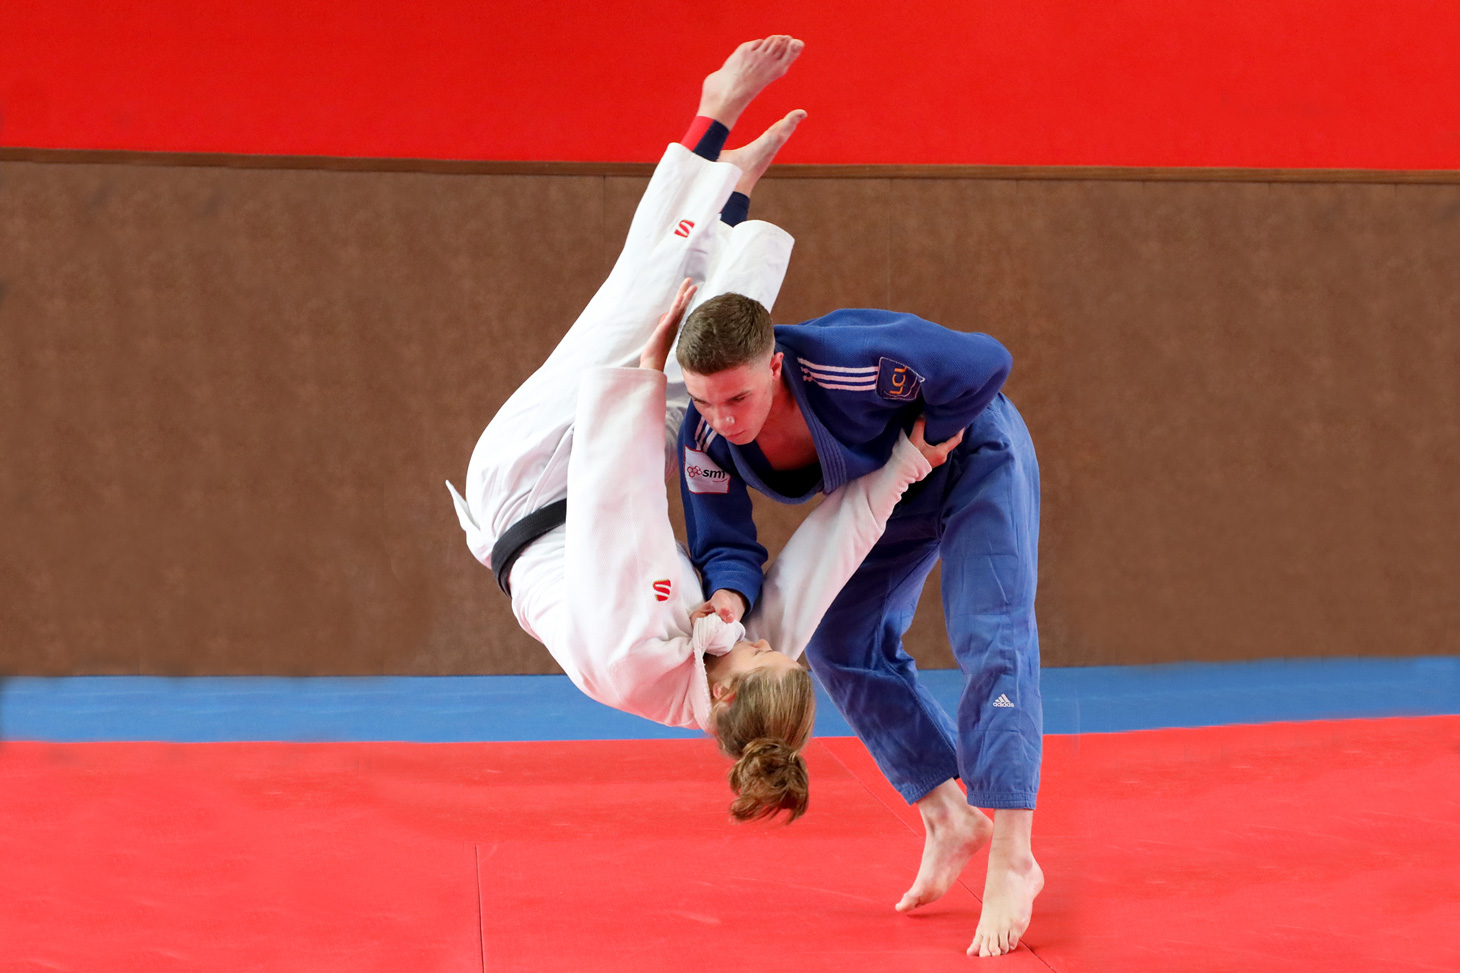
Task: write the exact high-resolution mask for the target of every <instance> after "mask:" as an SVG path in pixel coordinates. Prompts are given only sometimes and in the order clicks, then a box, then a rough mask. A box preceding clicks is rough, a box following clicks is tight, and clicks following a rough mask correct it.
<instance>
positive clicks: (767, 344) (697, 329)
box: [675, 294, 776, 375]
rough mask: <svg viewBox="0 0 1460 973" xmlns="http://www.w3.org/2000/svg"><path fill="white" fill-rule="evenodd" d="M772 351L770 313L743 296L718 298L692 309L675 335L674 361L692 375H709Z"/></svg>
mask: <svg viewBox="0 0 1460 973" xmlns="http://www.w3.org/2000/svg"><path fill="white" fill-rule="evenodd" d="M775 347H776V331H775V326H774V325H772V324H771V312H769V311H767V310H766V309H765V306H764V305H762V304H761V303H760V301H757V300H755V299H753V298H749V297H746V296H745V295H744V294H719V295H717V296H715V297H712V298H710V299H709V300H708V301H706V302H705V303H703V304H701V305H700V306H699V307H697V308H695V309H694V313H693V314H691V315H690V316H689V320H687V321H685V322H684V327H683V328H682V329H681V330H680V332H679V345H678V349H677V351H676V352H675V357H676V358H678V359H679V366H680V367H681V368H683V369H684V370H685V371H687V372H694V373H695V374H696V375H713V374H715V373H716V372H723V371H724V370H725V369H727V368H736V367H738V366H740V365H745V364H748V363H750V362H753V361H755V360H756V359H757V358H760V357H762V356H764V355H769V354H770V353H771V352H772V351H774V350H775Z"/></svg>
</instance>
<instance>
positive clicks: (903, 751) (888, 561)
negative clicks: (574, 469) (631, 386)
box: [679, 309, 1044, 808]
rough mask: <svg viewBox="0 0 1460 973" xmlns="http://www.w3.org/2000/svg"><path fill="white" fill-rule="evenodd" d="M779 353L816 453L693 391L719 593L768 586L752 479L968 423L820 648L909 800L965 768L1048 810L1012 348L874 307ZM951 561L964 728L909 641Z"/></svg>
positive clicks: (704, 555) (843, 475)
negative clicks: (776, 455)
mask: <svg viewBox="0 0 1460 973" xmlns="http://www.w3.org/2000/svg"><path fill="white" fill-rule="evenodd" d="M776 350H777V351H779V352H782V353H783V355H784V356H785V357H784V359H783V362H782V368H783V377H784V379H785V381H786V383H787V385H788V387H789V388H790V390H791V393H792V394H793V395H794V396H795V397H796V401H797V403H798V404H799V405H800V407H801V412H802V415H803V416H804V417H805V419H806V422H807V425H808V426H809V427H810V429H811V436H812V439H813V441H814V443H815V445H816V454H817V458H818V463H817V465H815V466H812V467H809V468H807V469H803V470H792V471H777V470H773V469H771V467H770V464H769V463H767V462H766V459H765V456H764V455H763V454H762V453H761V451H760V449H759V448H758V447H757V446H756V445H755V443H750V444H748V445H745V446H736V445H734V444H733V443H729V442H727V441H726V440H725V439H723V438H722V437H720V436H718V435H716V434H715V432H714V430H713V429H711V428H710V426H709V423H708V422H706V421H704V419H703V418H702V417H701V416H700V414H699V412H698V410H696V409H695V407H694V406H693V405H691V406H690V408H689V411H688V412H687V414H686V416H685V420H684V425H683V426H682V427H681V429H680V436H679V446H680V453H681V459H682V460H683V462H682V463H681V489H682V492H683V496H684V509H685V520H686V525H687V527H688V531H689V549H690V557H691V559H692V560H693V561H694V563H695V565H696V567H698V568H699V569H700V571H701V572H702V573H703V575H704V579H705V590H706V591H715V590H718V589H720V588H727V589H730V590H732V591H738V592H740V593H741V594H742V595H744V596H745V598H746V601H747V603H748V604H750V605H751V606H752V610H753V606H754V605H755V602H756V599H757V598H758V597H759V594H760V588H761V577H762V574H761V572H762V569H763V566H764V564H765V560H766V551H765V548H763V547H762V546H760V544H759V543H758V541H757V540H756V530H755V523H754V521H753V520H752V519H751V503H750V495H749V492H748V489H747V488H748V487H754V488H755V489H756V490H759V491H760V492H761V493H764V494H765V495H766V496H768V497H771V498H772V499H774V500H778V501H780V502H782V503H804V502H805V501H807V500H809V499H811V497H813V496H815V495H816V494H817V493H819V492H823V491H824V492H830V491H832V490H835V489H836V488H837V487H839V486H841V485H842V484H844V483H846V482H848V481H849V480H851V479H854V478H856V477H858V476H861V475H862V474H864V473H867V472H870V471H871V470H874V469H877V468H878V467H880V466H881V465H883V464H884V463H886V462H887V459H888V457H889V456H890V455H891V452H892V447H893V445H894V444H895V443H896V442H897V436H898V432H899V431H910V430H911V429H912V425H913V422H914V420H916V419H917V417H918V416H920V415H926V417H927V425H926V428H925V435H926V437H927V440H928V441H929V442H932V443H938V442H942V441H944V440H946V439H948V438H949V437H951V436H953V435H955V434H956V433H957V432H958V430H960V429H965V430H966V432H965V434H964V439H963V442H962V443H961V444H959V445H958V446H957V447H956V448H955V449H954V450H953V452H952V453H951V454H950V455H949V457H948V460H947V462H945V463H944V464H943V465H942V466H940V467H938V468H937V469H935V470H933V472H932V473H931V474H930V475H929V476H928V477H927V478H926V479H925V480H923V481H922V482H921V483H916V484H913V486H912V487H911V488H910V489H909V490H908V492H907V494H906V495H905V496H904V497H903V500H902V502H901V503H899V504H898V506H897V508H896V510H895V511H894V512H893V514H892V517H891V519H890V520H889V521H888V524H887V531H886V533H885V534H884V535H883V537H882V539H881V540H880V541H879V542H878V544H877V545H876V546H875V547H874V548H873V549H872V552H871V553H870V554H869V555H868V556H867V559H866V560H865V561H864V562H863V563H862V566H861V568H860V569H859V570H858V571H857V573H856V574H855V575H854V576H853V577H852V579H851V580H850V581H849V582H848V583H847V585H846V587H845V588H843V589H842V591H841V593H840V594H839V595H838V596H837V599H836V601H835V602H833V604H832V606H831V609H830V610H829V611H828V612H827V613H826V616H825V618H824V619H823V620H822V622H821V625H820V627H819V628H817V630H816V634H815V636H814V637H813V638H812V640H811V643H810V644H809V645H808V646H807V647H806V655H807V657H808V658H809V659H810V661H811V666H812V669H813V671H814V672H815V673H816V675H817V677H818V678H820V680H821V682H822V684H823V685H824V686H825V687H826V689H827V692H828V693H829V694H830V695H831V698H832V700H833V701H834V702H835V703H836V705H837V708H838V709H839V710H841V712H842V715H843V716H845V717H846V720H847V722H848V723H849V724H851V726H852V729H853V730H855V731H856V733H857V736H858V737H860V738H861V739H862V742H863V743H865V744H866V746H867V749H868V750H869V751H871V753H872V755H873V756H874V757H875V758H876V760H877V763H878V766H879V767H880V768H881V769H882V772H883V773H884V774H885V775H886V776H887V779H888V780H889V781H891V782H892V784H893V786H894V787H896V788H897V790H898V792H899V793H901V794H902V796H903V798H904V799H906V800H907V801H908V802H909V803H911V802H915V801H917V800H919V799H920V798H922V797H923V796H924V795H926V794H927V793H928V792H929V791H930V790H932V789H933V788H934V787H936V786H937V785H938V784H940V783H942V782H943V781H945V780H948V779H949V778H952V777H962V779H963V781H964V783H965V784H966V785H967V788H968V800H969V803H970V804H972V805H974V806H976V807H986V808H1033V807H1034V804H1035V795H1036V794H1037V792H1038V790H1039V765H1040V757H1041V752H1042V733H1043V723H1044V719H1043V705H1042V702H1041V699H1040V694H1039V635H1038V631H1037V629H1036V626H1035V617H1034V594H1035V582H1036V578H1037V574H1038V545H1039V466H1038V463H1037V461H1036V459H1035V455H1034V445H1033V443H1032V442H1031V441H1030V438H1029V431H1028V429H1026V428H1025V426H1024V421H1023V419H1022V418H1021V417H1020V415H1019V413H1018V411H1017V410H1016V409H1015V408H1014V405H1013V403H1012V402H1010V401H1009V400H1008V399H1007V398H1005V397H1004V396H1003V395H1002V394H1001V393H1000V391H999V390H1000V389H1001V388H1002V386H1003V384H1004V380H1005V379H1006V378H1007V377H1008V374H1009V368H1010V364H1011V362H1010V357H1009V353H1008V352H1007V351H1006V350H1005V349H1004V347H1003V346H1002V345H1001V344H999V343H998V342H997V341H995V340H994V339H993V338H990V337H989V336H988V335H984V334H969V333H964V332H958V331H952V330H950V329H948V328H944V327H942V326H940V325H936V324H933V323H932V322H930V321H925V320H923V319H922V318H919V317H916V316H914V315H911V314H898V313H894V312H891V311H878V310H867V309H848V310H840V311H833V312H832V313H831V314H828V315H826V316H824V317H821V318H816V319H814V320H811V321H806V322H803V323H801V324H797V325H791V326H784V325H782V326H777V327H776ZM940 558H941V559H942V562H943V614H944V618H945V622H946V625H947V629H948V637H949V640H950V643H951V645H952V649H953V655H954V658H956V659H957V661H958V665H959V668H960V669H961V670H962V671H963V674H964V678H965V682H964V688H963V694H962V697H961V699H960V702H959V705H958V713H957V722H956V725H955V723H954V722H953V721H951V720H950V719H949V718H948V715H947V714H946V713H945V712H944V711H943V709H942V707H941V706H939V705H938V703H937V702H936V701H935V700H934V699H933V698H932V696H931V695H929V694H928V692H927V691H926V690H925V689H923V688H922V687H921V686H920V685H919V684H918V679H917V666H916V664H915V663H914V662H913V660H912V658H911V657H910V656H909V655H908V654H907V653H906V652H905V651H904V650H903V647H902V636H903V633H905V632H906V631H907V628H908V626H909V625H910V624H911V623H912V617H913V611H914V609H915V608H916V607H917V603H918V597H919V595H920V594H921V593H922V588H923V583H924V581H926V579H927V576H928V572H930V571H931V570H932V568H933V565H934V564H935V563H937V562H938V560H939V559H940Z"/></svg>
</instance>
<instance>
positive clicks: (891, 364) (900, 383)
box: [877, 358, 923, 402]
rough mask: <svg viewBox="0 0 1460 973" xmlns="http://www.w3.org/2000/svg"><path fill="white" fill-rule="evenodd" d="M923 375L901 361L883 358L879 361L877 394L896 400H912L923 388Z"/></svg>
mask: <svg viewBox="0 0 1460 973" xmlns="http://www.w3.org/2000/svg"><path fill="white" fill-rule="evenodd" d="M922 387H923V377H922V376H921V375H919V374H918V373H917V372H915V371H913V370H912V369H911V368H908V367H907V366H906V365H904V364H903V363H902V362H900V361H893V360H892V359H891V358H883V359H882V360H881V361H879V362H878V363H877V394H878V395H880V396H882V397H883V398H884V399H891V400H892V401H894V402H910V401H912V400H913V399H916V398H917V397H918V392H919V391H921V390H922Z"/></svg>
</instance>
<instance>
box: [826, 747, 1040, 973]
mask: <svg viewBox="0 0 1460 973" xmlns="http://www.w3.org/2000/svg"><path fill="white" fill-rule="evenodd" d="M816 742H817V743H818V744H820V745H821V749H822V750H824V751H826V752H827V753H829V754H830V755H831V759H833V760H835V761H836V762H837V763H839V764H841V766H842V769H843V770H845V771H846V772H847V773H849V774H851V775H852V779H853V780H855V781H856V782H857V783H858V784H861V785H862V789H863V790H865V791H866V792H867V793H868V795H870V796H871V798H872V800H874V801H876V802H877V803H878V804H881V805H882V806H883V807H884V808H886V809H887V811H888V813H890V814H891V815H892V817H893V818H894V819H895V820H896V821H897V823H898V824H901V825H902V826H903V827H905V828H907V830H908V831H911V832H912V833H913V835H914V836H916V835H917V832H916V831H913V829H912V828H911V827H910V826H909V825H908V823H907V822H906V821H904V820H902V816H901V815H899V814H898V813H897V810H896V809H895V808H893V807H891V806H890V805H888V803H887V802H886V801H884V800H883V799H882V798H880V797H878V796H877V793H876V791H874V790H872V788H871V787H870V786H868V784H867V782H866V781H865V780H863V779H862V778H861V777H859V776H858V775H857V772H856V771H855V770H853V769H852V768H851V767H849V766H847V762H846V761H845V760H843V759H842V758H841V757H840V756H838V755H837V753H836V751H835V750H833V749H831V748H830V747H828V746H827V745H826V744H825V743H822V741H820V740H817V741H816ZM958 884H959V885H962V886H963V887H964V888H966V889H968V894H969V895H972V896H973V900H974V901H975V902H977V903H978V907H979V909H980V910H982V909H983V898H982V897H981V896H980V895H979V894H978V893H977V892H975V891H974V890H973V888H972V886H970V885H969V884H968V883H967V882H965V881H964V880H963V877H962V876H959V878H958ZM1019 944H1020V945H1021V946H1023V947H1024V948H1025V949H1027V950H1029V955H1031V956H1033V957H1034V958H1035V959H1037V960H1039V961H1040V962H1041V963H1043V964H1044V965H1045V967H1046V968H1047V969H1049V970H1053V971H1054V973H1059V970H1057V969H1055V967H1054V965H1053V964H1051V963H1050V961H1049V960H1047V959H1045V958H1044V957H1043V956H1040V955H1039V953H1037V952H1035V949H1034V947H1033V946H1031V945H1029V943H1027V942H1025V941H1024V940H1023V939H1020V940H1019Z"/></svg>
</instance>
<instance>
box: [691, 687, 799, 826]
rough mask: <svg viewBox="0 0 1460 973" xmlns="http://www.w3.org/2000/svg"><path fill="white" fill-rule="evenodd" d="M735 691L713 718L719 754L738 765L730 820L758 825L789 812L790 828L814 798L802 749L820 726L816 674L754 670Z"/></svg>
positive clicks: (733, 773)
mask: <svg viewBox="0 0 1460 973" xmlns="http://www.w3.org/2000/svg"><path fill="white" fill-rule="evenodd" d="M730 688H731V690H732V691H733V692H734V693H735V697H734V699H732V700H731V701H730V702H729V703H727V704H724V705H721V706H716V707H715V712H714V714H713V716H712V717H711V722H712V723H713V725H714V730H715V738H716V740H717V741H718V742H719V744H720V752H721V753H723V754H724V755H725V756H727V757H729V758H730V759H731V760H734V761H735V766H734V767H731V768H730V789H731V790H732V791H734V792H735V794H736V798H735V800H734V802H733V803H731V805H730V816H731V817H733V818H734V819H735V820H737V821H755V820H758V819H760V818H773V817H775V816H776V815H777V814H779V813H781V812H782V811H785V812H787V817H786V823H787V824H790V823H791V822H792V821H794V820H796V819H797V818H798V817H800V816H801V815H802V814H804V813H806V806H807V804H808V803H809V799H810V781H809V778H808V777H807V774H806V760H805V758H803V757H802V756H801V750H802V748H803V747H805V746H806V742H807V741H808V740H810V739H811V727H812V725H813V724H814V723H815V722H816V693H815V691H814V690H812V688H811V673H809V672H807V671H806V670H805V669H800V668H796V669H790V670H787V671H785V672H774V671H771V670H768V669H755V670H752V671H750V672H745V673H741V674H740V675H738V676H736V677H735V678H734V679H733V680H731V683H730Z"/></svg>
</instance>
